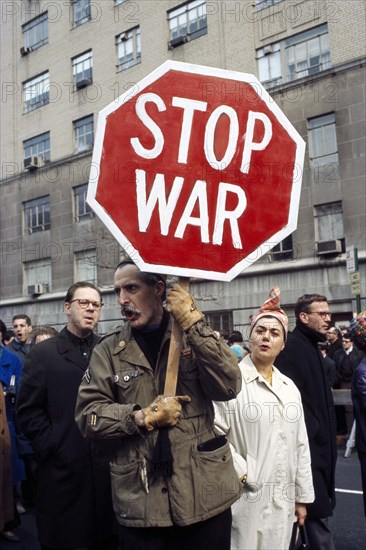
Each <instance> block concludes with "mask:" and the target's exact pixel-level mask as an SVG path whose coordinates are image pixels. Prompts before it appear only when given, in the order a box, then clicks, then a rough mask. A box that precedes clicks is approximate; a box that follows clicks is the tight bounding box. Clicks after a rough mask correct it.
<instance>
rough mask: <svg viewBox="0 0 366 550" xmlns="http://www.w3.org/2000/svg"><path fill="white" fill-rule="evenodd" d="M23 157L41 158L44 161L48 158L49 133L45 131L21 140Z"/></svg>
mask: <svg viewBox="0 0 366 550" xmlns="http://www.w3.org/2000/svg"><path fill="white" fill-rule="evenodd" d="M23 147H24V158H25V159H30V158H31V157H38V158H41V159H42V160H43V161H44V162H47V161H49V160H50V133H49V132H46V133H44V134H40V135H39V136H36V137H33V138H31V139H27V140H26V141H23Z"/></svg>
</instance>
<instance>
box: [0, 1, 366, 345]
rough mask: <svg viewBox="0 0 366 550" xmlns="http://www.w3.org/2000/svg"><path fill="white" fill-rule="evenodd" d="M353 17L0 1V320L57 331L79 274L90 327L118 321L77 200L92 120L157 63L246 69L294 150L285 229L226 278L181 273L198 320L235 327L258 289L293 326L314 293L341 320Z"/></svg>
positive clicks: (353, 229)
mask: <svg viewBox="0 0 366 550" xmlns="http://www.w3.org/2000/svg"><path fill="white" fill-rule="evenodd" d="M364 20H365V2H364V1H363V0H348V1H345V0H335V1H333V2H328V1H324V0H315V1H314V0H291V1H290V0H250V1H247V0H242V1H234V0H233V1H231V0H227V1H218V0H212V1H211V0H207V1H205V0H191V1H188V2H181V1H176V0H161V1H155V0H134V1H133V0H99V1H93V0H70V1H66V0H64V1H43V0H18V1H7V0H4V1H3V2H2V3H1V51H2V52H3V55H2V56H1V74H2V95H1V144H0V147H1V149H0V151H1V175H0V192H1V221H0V233H1V278H0V287H1V304H0V316H1V318H2V319H3V320H4V321H5V322H7V323H9V322H10V321H11V317H12V315H13V314H15V313H19V312H23V313H27V314H28V315H30V317H31V318H32V320H33V323H34V324H37V323H49V324H53V325H55V326H61V325H62V324H63V322H64V314H63V297H64V295H65V291H66V289H67V288H68V287H69V286H70V285H71V284H72V283H73V282H74V281H75V280H89V281H92V282H94V283H95V284H97V285H98V286H100V287H101V289H102V291H103V294H104V302H105V306H104V308H103V312H102V322H101V323H100V331H101V332H106V331H108V330H110V329H112V328H113V327H114V326H115V324H116V323H118V319H119V311H118V307H117V306H116V304H115V298H114V296H113V293H112V287H111V283H112V278H113V267H114V266H115V265H116V263H117V262H118V261H119V259H120V258H121V257H122V256H123V254H124V253H123V251H122V250H121V248H120V247H119V245H118V243H117V242H116V240H115V239H114V237H113V235H111V234H110V233H109V232H108V231H107V229H106V228H105V227H104V226H103V224H102V223H101V222H100V221H99V220H98V219H97V218H96V216H95V215H94V214H93V212H92V211H91V209H90V207H89V206H88V204H87V203H86V190H87V184H88V179H89V174H90V171H91V170H93V166H92V164H91V162H92V149H93V142H94V133H95V128H96V123H97V115H98V112H99V111H100V110H101V109H103V108H104V107H105V106H106V105H108V104H109V103H111V102H112V101H114V100H117V98H118V97H119V96H120V95H121V94H122V93H124V92H126V91H127V90H131V91H134V90H135V89H136V86H137V85H138V82H139V80H141V79H142V78H143V77H144V76H146V75H147V74H149V72H151V71H152V70H153V69H155V68H156V67H157V66H159V65H160V64H161V63H162V62H164V61H165V60H166V59H173V60H177V61H185V62H190V63H196V64H201V65H209V66H213V67H220V68H224V69H230V70H235V71H241V72H246V73H250V74H254V75H255V76H256V77H257V78H259V80H260V81H261V82H262V83H263V85H264V86H265V87H266V88H267V90H268V91H269V93H270V94H271V96H272V98H273V100H274V101H275V102H276V103H277V104H278V105H279V106H280V108H281V109H282V110H283V111H284V113H285V115H286V116H287V117H288V118H289V120H290V121H291V122H292V124H293V125H294V126H295V128H296V129H297V131H298V132H299V133H300V135H301V136H302V137H303V138H304V140H305V141H306V144H307V146H306V158H305V167H304V172H303V185H302V194H301V202H300V211H299V222H298V228H297V230H296V231H295V232H294V233H293V234H292V235H291V236H290V237H288V238H287V239H285V240H284V241H283V242H281V243H280V244H279V245H277V246H276V247H274V248H273V249H272V250H271V251H270V252H269V253H268V254H265V255H264V256H263V257H262V258H261V259H260V260H258V261H257V262H256V263H254V264H253V265H252V266H251V267H250V268H248V269H247V270H245V271H244V272H243V273H242V274H240V275H239V276H238V277H236V278H235V280H233V281H232V282H230V283H220V282H213V281H210V280H198V279H197V280H192V282H191V288H192V292H193V294H194V295H195V296H196V297H197V299H198V302H199V305H200V306H201V307H202V309H203V310H204V311H205V313H206V315H207V318H208V319H209V321H210V323H211V324H212V325H213V326H214V327H215V328H216V329H221V330H224V331H227V332H228V331H231V330H232V329H238V330H241V331H242V332H243V334H244V335H246V331H247V327H248V323H249V316H250V315H251V314H252V313H253V311H255V310H256V309H257V307H258V304H260V303H262V302H263V299H264V298H265V296H266V295H267V293H268V291H269V289H270V288H271V286H273V284H278V285H279V286H280V288H281V290H282V303H283V306H284V307H285V308H286V309H287V310H288V312H289V314H290V317H291V318H292V320H293V314H292V312H293V306H294V303H295V302H296V299H297V297H298V296H300V295H301V294H303V293H305V292H318V293H320V294H325V295H326V296H327V297H328V299H329V302H330V305H331V309H332V311H333V313H334V320H335V321H336V322H339V323H344V322H347V321H348V320H349V319H350V318H351V317H352V313H353V312H354V311H355V310H356V308H357V303H356V300H355V296H354V295H353V294H352V290H351V285H350V279H349V277H350V274H349V272H348V271H347V261H346V260H347V258H346V249H349V248H350V247H355V248H356V249H357V251H358V262H359V266H358V271H360V279H361V294H360V299H359V302H360V303H361V307H362V308H365V307H366V302H365V294H366V290H365V280H366V239H365V235H366V216H365V212H366V190H365V150H366V147H365V52H366V36H365V30H364V24H363V22H364ZM94 168H95V167H94ZM116 200H117V201H118V200H120V201H123V196H118V193H116ZM258 222H259V223H260V212H258Z"/></svg>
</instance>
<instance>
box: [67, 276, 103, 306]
mask: <svg viewBox="0 0 366 550" xmlns="http://www.w3.org/2000/svg"><path fill="white" fill-rule="evenodd" d="M78 288H92V289H93V290H96V291H97V292H98V294H99V296H100V301H101V302H102V301H103V300H102V293H101V291H100V290H99V288H98V287H96V286H95V285H93V283H89V282H88V281H79V282H78V283H74V284H73V285H71V286H70V288H69V290H68V291H67V292H66V296H65V303H70V302H71V300H72V299H73V298H74V295H75V292H76V291H77V289H78Z"/></svg>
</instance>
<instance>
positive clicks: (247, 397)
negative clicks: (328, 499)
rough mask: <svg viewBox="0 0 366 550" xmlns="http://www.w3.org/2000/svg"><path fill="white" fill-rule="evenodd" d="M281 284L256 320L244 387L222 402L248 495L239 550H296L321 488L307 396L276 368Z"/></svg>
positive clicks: (236, 537) (282, 326) (236, 530)
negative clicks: (314, 469) (295, 537)
mask: <svg viewBox="0 0 366 550" xmlns="http://www.w3.org/2000/svg"><path fill="white" fill-rule="evenodd" d="M279 295H280V291H279V288H278V287H274V288H273V289H272V290H271V293H270V298H269V299H268V300H267V301H266V302H265V303H264V304H263V306H262V307H261V309H260V310H259V312H258V314H257V315H255V316H254V317H253V318H252V321H251V329H250V347H251V353H250V355H247V356H246V357H244V359H243V360H242V361H241V362H240V364H239V366H240V370H241V373H242V390H241V392H240V393H239V395H238V396H237V397H236V399H235V400H232V401H228V402H226V403H216V404H215V407H216V426H217V428H218V429H219V431H221V432H223V433H225V434H226V436H227V438H228V440H229V442H230V444H231V449H232V453H233V456H234V462H235V464H236V469H237V472H238V475H239V477H240V478H241V480H242V481H243V483H244V493H243V495H242V497H241V498H240V500H239V501H237V502H236V503H235V504H234V505H233V507H232V512H233V525H232V542H231V548H232V550H273V549H276V550H288V548H289V544H290V539H291V533H292V528H293V523H294V521H296V520H297V521H298V522H299V523H300V524H303V523H304V520H305V518H306V503H310V502H313V500H314V491H313V486H312V475H311V467H310V452H309V444H308V437H307V433H306V427H305V421H304V414H303V408H302V403H301V397H300V393H299V391H298V389H297V388H296V386H295V384H294V383H293V382H292V381H291V380H290V379H289V378H287V377H286V376H284V375H283V374H281V373H280V371H278V370H277V369H276V367H275V366H274V365H273V363H274V361H275V359H276V357H277V355H278V354H279V353H280V351H281V350H282V349H283V347H284V344H285V340H286V335H287V329H288V319H287V316H286V314H285V312H284V311H283V310H282V309H281V308H280V305H279Z"/></svg>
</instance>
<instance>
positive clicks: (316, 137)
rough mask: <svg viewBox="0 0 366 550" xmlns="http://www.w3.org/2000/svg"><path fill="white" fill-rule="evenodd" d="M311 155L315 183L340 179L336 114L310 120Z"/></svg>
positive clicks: (332, 181)
mask: <svg viewBox="0 0 366 550" xmlns="http://www.w3.org/2000/svg"><path fill="white" fill-rule="evenodd" d="M308 136H309V157H310V167H311V172H312V179H313V183H334V182H336V181H339V164H338V147H337V133H336V125H335V114H334V113H330V114H328V115H323V116H318V117H315V118H311V119H309V120H308Z"/></svg>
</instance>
